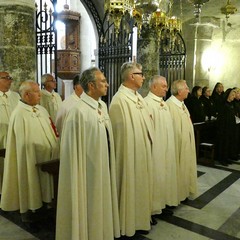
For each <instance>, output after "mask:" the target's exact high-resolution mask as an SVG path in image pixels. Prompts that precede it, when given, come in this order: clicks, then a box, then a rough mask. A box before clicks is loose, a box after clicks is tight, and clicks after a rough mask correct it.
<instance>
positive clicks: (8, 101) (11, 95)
mask: <svg viewBox="0 0 240 240" xmlns="http://www.w3.org/2000/svg"><path fill="white" fill-rule="evenodd" d="M3 94H4V93H3V92H1V91H0V149H3V148H6V140H7V131H8V124H9V120H10V116H11V113H12V111H13V110H14V108H15V107H16V106H17V104H18V102H19V99H20V96H19V94H18V93H16V92H13V91H10V90H9V91H7V92H5V94H6V95H7V97H4V96H3ZM3 165H4V159H3V158H1V157H0V193H1V191H2V178H3Z"/></svg>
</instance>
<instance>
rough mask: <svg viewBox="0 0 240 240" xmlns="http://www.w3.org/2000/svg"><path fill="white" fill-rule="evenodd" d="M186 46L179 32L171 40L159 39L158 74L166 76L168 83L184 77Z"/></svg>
mask: <svg viewBox="0 0 240 240" xmlns="http://www.w3.org/2000/svg"><path fill="white" fill-rule="evenodd" d="M185 64H186V47H185V43H184V40H183V38H182V36H181V34H179V33H178V34H177V35H176V38H175V39H174V41H173V42H171V44H170V41H169V39H165V40H163V41H161V45H160V51H159V71H160V75H162V76H164V77H166V79H167V82H168V85H169V86H171V83H172V82H173V81H174V80H178V79H185Z"/></svg>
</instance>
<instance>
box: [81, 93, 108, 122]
mask: <svg viewBox="0 0 240 240" xmlns="http://www.w3.org/2000/svg"><path fill="white" fill-rule="evenodd" d="M80 98H81V99H82V101H83V102H85V103H86V104H87V105H88V106H90V107H91V108H93V109H95V110H96V112H97V117H98V122H99V123H102V122H106V121H107V120H108V119H109V118H108V117H107V115H106V114H104V111H103V106H102V101H101V99H99V100H98V101H96V100H95V99H93V98H92V97H90V96H89V95H87V94H86V93H85V92H83V93H82V94H81V96H80Z"/></svg>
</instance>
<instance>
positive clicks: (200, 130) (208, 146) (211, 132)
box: [193, 121, 216, 166]
mask: <svg viewBox="0 0 240 240" xmlns="http://www.w3.org/2000/svg"><path fill="white" fill-rule="evenodd" d="M193 126H194V133H195V144H196V154H197V163H198V164H202V165H207V166H214V158H215V143H216V139H215V136H216V121H207V122H202V123H194V124H193Z"/></svg>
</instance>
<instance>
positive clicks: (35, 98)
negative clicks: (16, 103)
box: [19, 80, 41, 106]
mask: <svg viewBox="0 0 240 240" xmlns="http://www.w3.org/2000/svg"><path fill="white" fill-rule="evenodd" d="M19 93H20V95H21V98H22V101H23V102H24V103H26V104H28V105H30V106H35V105H37V104H39V102H40V97H41V92H40V89H39V86H38V84H37V83H36V82H34V81H30V80H29V81H24V82H22V84H21V86H20V88H19Z"/></svg>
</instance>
